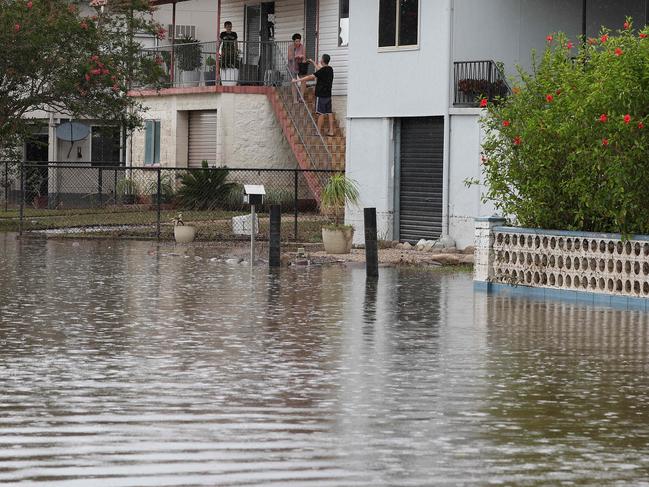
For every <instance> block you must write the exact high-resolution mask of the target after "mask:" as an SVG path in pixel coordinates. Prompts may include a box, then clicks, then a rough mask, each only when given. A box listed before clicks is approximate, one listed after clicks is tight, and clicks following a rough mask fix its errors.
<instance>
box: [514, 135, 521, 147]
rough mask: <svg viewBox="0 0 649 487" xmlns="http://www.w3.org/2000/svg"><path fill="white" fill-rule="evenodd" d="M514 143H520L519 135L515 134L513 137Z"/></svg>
mask: <svg viewBox="0 0 649 487" xmlns="http://www.w3.org/2000/svg"><path fill="white" fill-rule="evenodd" d="M514 145H521V136H520V135H517V136H516V137H514Z"/></svg>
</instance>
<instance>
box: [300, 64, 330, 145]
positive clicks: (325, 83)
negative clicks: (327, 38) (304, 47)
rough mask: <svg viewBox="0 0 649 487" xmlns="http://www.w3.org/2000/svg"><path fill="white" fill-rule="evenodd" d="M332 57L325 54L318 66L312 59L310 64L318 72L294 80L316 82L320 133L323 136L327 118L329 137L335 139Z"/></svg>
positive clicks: (316, 103)
mask: <svg viewBox="0 0 649 487" xmlns="http://www.w3.org/2000/svg"><path fill="white" fill-rule="evenodd" d="M330 61H331V56H329V54H323V55H322V59H321V61H320V63H318V64H316V63H315V62H314V61H313V60H312V59H309V62H310V63H311V64H313V65H314V66H315V68H316V72H315V73H313V74H310V75H308V76H305V77H303V78H300V77H299V76H298V77H297V79H294V80H293V83H302V84H304V83H306V82H307V81H313V80H316V85H315V96H316V99H315V112H316V114H317V115H318V131H319V132H320V133H321V134H322V129H323V128H324V121H325V117H326V118H327V119H328V120H329V132H328V133H327V135H328V136H329V137H333V136H334V135H335V134H334V114H333V110H332V109H331V90H332V87H333V83H334V70H333V68H332V67H331V66H329V62H330Z"/></svg>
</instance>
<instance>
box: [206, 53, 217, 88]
mask: <svg viewBox="0 0 649 487" xmlns="http://www.w3.org/2000/svg"><path fill="white" fill-rule="evenodd" d="M203 77H204V78H205V86H214V85H215V84H216V59H214V58H213V57H212V56H209V57H208V58H207V59H206V60H205V73H204V74H203Z"/></svg>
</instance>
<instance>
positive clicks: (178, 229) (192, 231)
mask: <svg viewBox="0 0 649 487" xmlns="http://www.w3.org/2000/svg"><path fill="white" fill-rule="evenodd" d="M171 221H172V222H173V224H174V238H175V239H176V243H181V244H184V243H190V242H192V241H193V240H194V237H195V236H196V227H192V226H191V225H185V222H184V221H183V214H182V213H178V214H177V215H176V218H173V219H172V220H171Z"/></svg>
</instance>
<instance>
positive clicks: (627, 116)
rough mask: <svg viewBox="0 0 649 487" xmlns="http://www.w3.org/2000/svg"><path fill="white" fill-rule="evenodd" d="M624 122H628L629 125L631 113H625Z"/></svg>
mask: <svg viewBox="0 0 649 487" xmlns="http://www.w3.org/2000/svg"><path fill="white" fill-rule="evenodd" d="M624 123H626V124H627V125H628V124H629V123H631V115H629V114H628V113H627V114H626V115H624Z"/></svg>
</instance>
